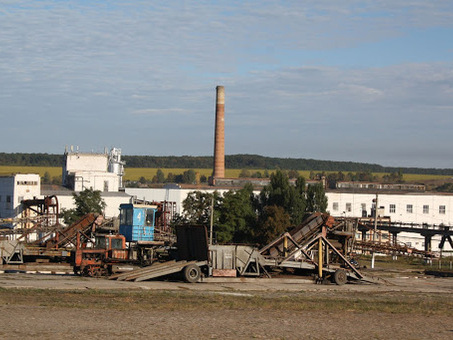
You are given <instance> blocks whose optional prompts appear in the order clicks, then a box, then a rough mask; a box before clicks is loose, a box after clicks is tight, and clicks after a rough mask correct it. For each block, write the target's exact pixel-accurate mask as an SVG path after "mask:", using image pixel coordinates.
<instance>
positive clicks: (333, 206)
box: [332, 202, 338, 211]
mask: <svg viewBox="0 0 453 340" xmlns="http://www.w3.org/2000/svg"><path fill="white" fill-rule="evenodd" d="M332 209H333V210H334V211H338V202H333V203H332Z"/></svg>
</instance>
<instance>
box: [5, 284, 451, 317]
mask: <svg viewBox="0 0 453 340" xmlns="http://www.w3.org/2000/svg"><path fill="white" fill-rule="evenodd" d="M0 304H1V305H18V306H40V307H51V308H52V307H60V308H75V309H91V308H96V309H102V310H118V311H124V310H126V311H132V310H143V311H145V310H148V309H154V310H161V311H174V310H185V311H191V310H193V311H196V310H201V309H202V310H208V311H209V310H216V311H217V310H250V311H255V310H269V311H278V310H282V311H283V310H284V311H294V312H300V311H326V310H331V311H338V312H382V313H391V314H402V313H404V314H423V315H450V316H451V315H453V301H452V300H451V299H447V298H446V297H445V294H434V293H432V294H420V293H415V292H414V293H405V292H403V293H402V292H395V293H389V294H382V293H381V292H347V291H339V292H337V293H334V292H329V291H326V292H316V293H313V292H298V293H287V294H286V295H283V296H281V295H276V294H272V293H262V294H261V295H260V294H258V295H253V296H230V295H221V294H218V293H214V292H211V293H203V292H174V291H145V292H143V291H104V290H90V291H66V290H64V291H63V290H46V289H1V288H0Z"/></svg>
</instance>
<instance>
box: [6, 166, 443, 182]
mask: <svg viewBox="0 0 453 340" xmlns="http://www.w3.org/2000/svg"><path fill="white" fill-rule="evenodd" d="M157 170H158V168H128V167H126V169H125V175H124V179H125V180H131V181H137V180H139V179H140V177H145V178H146V179H149V180H151V179H152V178H153V177H154V176H155V175H156V173H157ZM161 170H162V171H163V173H164V175H165V177H166V176H167V175H168V174H169V173H170V172H171V173H173V174H174V175H180V174H182V173H183V172H184V171H186V170H188V169H185V168H172V169H164V168H162V169H161ZM193 170H195V172H198V173H199V174H200V176H202V175H204V176H206V177H209V176H211V174H212V169H201V168H198V169H193ZM241 171H242V169H226V170H225V176H226V177H231V178H237V177H239V174H240V172H241ZM250 171H251V172H252V173H253V172H256V171H260V172H261V173H262V174H264V171H265V170H264V169H252V170H250ZM45 172H48V173H49V174H50V176H51V177H58V176H61V173H62V169H61V167H45V166H7V165H0V176H7V175H11V174H16V173H22V174H25V173H35V174H36V173H37V174H39V175H40V176H41V177H42V176H44V173H45ZM298 172H299V174H300V175H301V176H303V177H305V178H306V179H308V178H309V177H310V171H308V170H301V171H298ZM313 172H314V173H319V172H322V171H320V170H313ZM331 172H336V171H327V172H326V173H327V174H329V173H331ZM269 173H272V171H269ZM344 173H347V171H344ZM385 174H386V173H373V175H377V176H379V177H382V176H383V175H385ZM448 178H451V176H444V175H425V174H404V175H403V179H404V180H405V181H406V182H423V181H427V180H442V179H448Z"/></svg>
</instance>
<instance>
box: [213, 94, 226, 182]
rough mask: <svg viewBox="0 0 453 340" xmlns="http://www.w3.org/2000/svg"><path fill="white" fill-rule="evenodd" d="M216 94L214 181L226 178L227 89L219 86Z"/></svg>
mask: <svg viewBox="0 0 453 340" xmlns="http://www.w3.org/2000/svg"><path fill="white" fill-rule="evenodd" d="M216 92H217V96H216V108H215V141H214V174H213V175H212V177H213V179H214V180H215V179H216V178H224V177H225V88H224V87H223V86H217V87H216Z"/></svg>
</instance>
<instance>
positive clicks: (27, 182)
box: [16, 181, 38, 185]
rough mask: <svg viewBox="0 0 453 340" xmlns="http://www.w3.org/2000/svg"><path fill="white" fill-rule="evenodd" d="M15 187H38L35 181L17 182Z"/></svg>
mask: <svg viewBox="0 0 453 340" xmlns="http://www.w3.org/2000/svg"><path fill="white" fill-rule="evenodd" d="M16 184H17V185H38V182H37V181H17V182H16Z"/></svg>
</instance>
